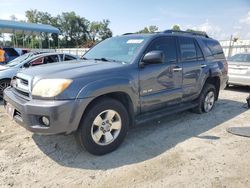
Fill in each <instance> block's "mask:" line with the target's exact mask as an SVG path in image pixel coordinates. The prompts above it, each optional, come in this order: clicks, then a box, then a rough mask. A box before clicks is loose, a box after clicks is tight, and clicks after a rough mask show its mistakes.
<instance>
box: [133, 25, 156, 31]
mask: <svg viewBox="0 0 250 188" xmlns="http://www.w3.org/2000/svg"><path fill="white" fill-rule="evenodd" d="M157 31H158V27H157V26H155V25H151V26H149V27H144V29H142V30H140V31H138V32H137V33H155V32H157Z"/></svg>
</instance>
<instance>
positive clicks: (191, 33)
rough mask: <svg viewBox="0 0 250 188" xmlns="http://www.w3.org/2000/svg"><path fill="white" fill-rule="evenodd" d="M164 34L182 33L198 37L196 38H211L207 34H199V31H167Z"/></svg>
mask: <svg viewBox="0 0 250 188" xmlns="http://www.w3.org/2000/svg"><path fill="white" fill-rule="evenodd" d="M163 33H171V34H174V33H182V34H188V35H196V36H202V37H206V38H209V36H208V35H207V33H206V32H197V31H178V30H165V31H163Z"/></svg>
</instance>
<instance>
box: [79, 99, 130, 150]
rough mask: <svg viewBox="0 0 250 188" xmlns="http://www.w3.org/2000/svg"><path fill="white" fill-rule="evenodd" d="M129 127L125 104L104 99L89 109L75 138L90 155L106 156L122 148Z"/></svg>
mask: <svg viewBox="0 0 250 188" xmlns="http://www.w3.org/2000/svg"><path fill="white" fill-rule="evenodd" d="M128 127H129V116H128V112H127V110H126V108H125V107H124V106H123V104H122V103H120V102H119V101H117V100H114V99H112V98H108V97H103V98H100V99H97V100H96V101H95V102H94V103H93V104H91V106H90V107H89V108H88V109H87V111H86V113H85V114H84V116H83V118H82V120H81V122H80V125H79V128H78V131H77V132H76V135H75V136H76V139H77V141H78V143H79V144H80V145H81V146H82V147H83V148H85V149H86V150H87V151H88V152H89V153H91V154H94V155H104V154H106V153H109V152H112V151H114V150H115V149H116V148H118V147H119V146H120V144H121V143H122V142H123V140H124V138H125V136H126V134H127V132H128Z"/></svg>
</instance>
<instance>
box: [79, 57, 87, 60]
mask: <svg viewBox="0 0 250 188" xmlns="http://www.w3.org/2000/svg"><path fill="white" fill-rule="evenodd" d="M80 59H82V60H88V58H86V57H84V56H82V57H81V58H80Z"/></svg>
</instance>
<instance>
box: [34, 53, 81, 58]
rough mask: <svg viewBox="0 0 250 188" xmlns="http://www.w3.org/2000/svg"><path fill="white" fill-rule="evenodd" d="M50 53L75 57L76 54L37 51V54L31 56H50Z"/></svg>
mask: <svg viewBox="0 0 250 188" xmlns="http://www.w3.org/2000/svg"><path fill="white" fill-rule="evenodd" d="M50 55H69V56H72V57H75V58H77V56H75V55H72V54H67V53H63V52H40V53H39V52H38V54H36V55H34V56H32V58H37V57H45V56H50Z"/></svg>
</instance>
